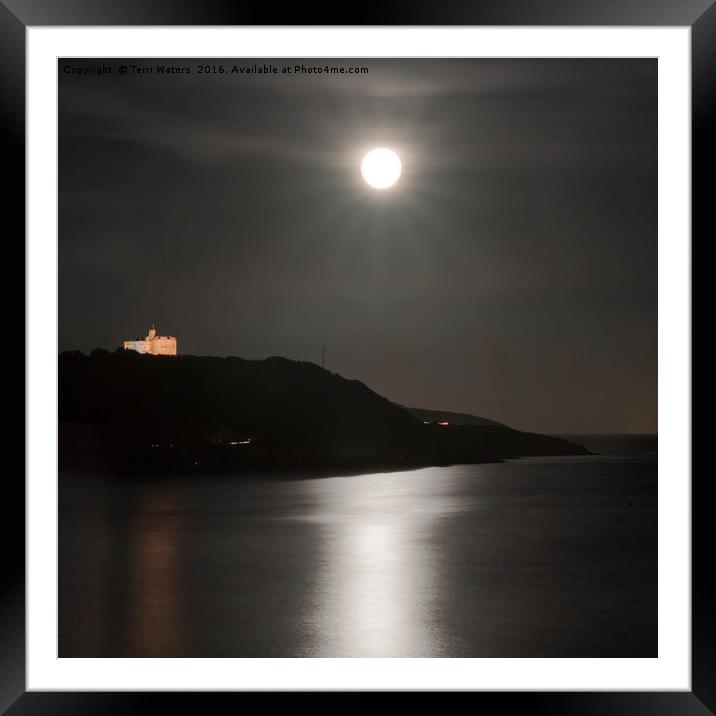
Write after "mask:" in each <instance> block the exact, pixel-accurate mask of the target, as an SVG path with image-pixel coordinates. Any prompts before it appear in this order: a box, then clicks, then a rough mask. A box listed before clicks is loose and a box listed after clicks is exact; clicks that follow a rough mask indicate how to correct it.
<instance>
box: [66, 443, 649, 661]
mask: <svg viewBox="0 0 716 716" xmlns="http://www.w3.org/2000/svg"><path fill="white" fill-rule="evenodd" d="M569 438H570V439H571V440H574V441H575V442H581V444H583V445H585V446H586V447H587V448H588V449H590V450H591V451H592V452H594V453H598V454H594V455H589V456H579V457H575V456H570V457H549V458H546V457H545V458H523V459H516V460H508V461H506V462H502V463H495V464H482V465H455V466H451V467H427V468H421V469H414V470H404V471H397V472H385V473H373V474H359V475H356V474H352V475H333V476H326V475H321V476H317V475H311V474H310V473H305V472H303V473H301V472H295V473H292V472H286V471H283V472H281V473H265V472H264V473H242V474H220V475H217V474H212V475H209V474H206V475H201V474H193V475H175V476H172V475H164V476H161V477H160V476H157V477H152V476H144V477H137V476H134V477H126V476H119V475H112V474H109V473H99V472H90V471H86V470H85V471H69V470H63V471H62V472H61V474H60V476H59V552H58V558H59V575H58V579H59V584H58V601H59V603H58V616H59V647H58V648H59V656H60V657H456V658H459V657H656V656H658V653H657V440H656V437H655V436H569Z"/></svg>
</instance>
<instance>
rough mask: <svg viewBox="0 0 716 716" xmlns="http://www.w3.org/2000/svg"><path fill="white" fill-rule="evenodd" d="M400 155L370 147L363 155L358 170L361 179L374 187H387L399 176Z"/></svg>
mask: <svg viewBox="0 0 716 716" xmlns="http://www.w3.org/2000/svg"><path fill="white" fill-rule="evenodd" d="M400 170H401V165H400V157H399V156H398V155H397V154H396V153H395V152H394V151H393V150H392V149H385V148H384V147H380V148H378V149H371V150H370V151H369V152H368V154H366V155H365V156H364V157H363V162H362V163H361V165H360V171H361V174H362V175H363V179H365V180H366V182H367V183H368V184H370V186H372V187H373V188H374V189H387V188H388V187H391V186H393V184H395V182H397V181H398V179H399V178H400Z"/></svg>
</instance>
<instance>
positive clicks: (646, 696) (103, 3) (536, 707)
mask: <svg viewBox="0 0 716 716" xmlns="http://www.w3.org/2000/svg"><path fill="white" fill-rule="evenodd" d="M339 7H340V6H339V5H337V4H336V5H334V6H332V8H324V7H321V6H320V5H318V4H308V5H306V4H303V3H300V4H295V5H292V6H286V7H285V8H284V7H282V8H281V11H280V12H278V13H277V11H278V8H274V7H273V6H271V5H269V4H262V5H261V6H259V7H256V6H249V4H248V3H239V2H232V1H231V0H203V1H202V2H194V3H187V2H183V1H182V0H168V1H165V2H161V3H159V2H157V3H150V2H146V0H93V1H92V2H89V1H88V0H54V1H53V2H51V3H50V2H46V1H43V0H0V127H1V128H2V133H1V134H0V137H1V140H0V141H1V142H2V152H1V153H0V157H2V163H1V164H0V165H1V166H3V169H4V171H3V174H4V176H5V179H6V188H5V189H4V192H3V208H4V211H3V213H4V215H5V226H6V227H7V228H6V231H5V232H3V233H4V237H5V241H4V242H3V249H4V252H5V255H6V263H5V266H6V267H7V268H8V270H7V271H6V276H7V277H10V275H11V273H19V271H18V270H17V267H18V266H19V265H23V266H24V264H25V259H24V241H21V240H20V237H21V236H23V237H24V230H25V209H24V206H25V202H24V198H25V181H24V177H25V153H24V150H25V142H24V137H25V29H26V27H28V26H72V25H90V26H91V25H274V24H281V25H289V24H297V25H443V26H445V25H488V26H489V25H493V26H494V25H560V26H565V25H567V26H568V25H574V26H586V25H592V26H595V25H599V26H687V27H690V28H691V33H692V34H691V37H692V48H691V51H692V225H693V230H692V236H696V235H700V236H701V237H702V238H701V243H705V241H706V236H707V235H711V236H713V223H714V222H713V218H712V217H713V214H712V213H711V211H710V204H711V202H712V201H713V191H709V189H710V188H711V187H712V186H713V180H710V175H711V173H712V171H713V170H712V166H713V164H714V158H715V156H714V139H713V133H712V132H711V131H710V127H712V126H713V122H712V121H710V120H713V119H714V114H715V113H716V112H715V108H716V4H714V0H679V1H678V2H676V1H674V0H603V1H602V2H594V0H551V1H549V2H548V1H546V0H542V1H538V0H511V1H510V2H500V0H487V1H482V0H473V1H472V2H471V1H470V0H457V1H450V0H442V1H441V2H434V1H425V2H421V3H410V2H407V1H406V0H403V1H397V0H393V1H391V2H385V3H380V4H375V5H370V4H368V3H366V4H365V6H356V5H355V4H351V6H350V7H351V10H352V12H353V15H352V16H351V17H341V15H340V12H339ZM277 15H278V16H279V17H280V19H281V22H280V23H276V22H275V21H276V19H277ZM8 180H9V181H8ZM8 219H9V221H8ZM709 229H711V231H709ZM699 246H700V244H699V243H698V242H696V241H694V240H693V238H692V257H693V249H694V248H696V247H699ZM11 249H13V250H14V251H15V252H16V255H15V256H12V255H9V252H10V250H11ZM700 253H701V250H700V248H699V254H700ZM692 264H693V266H694V267H695V269H696V267H698V270H702V271H705V270H709V269H708V265H707V262H701V263H700V264H699V262H692ZM10 267H15V268H14V269H12V268H10ZM693 278H695V276H694V277H693ZM692 280H693V279H692ZM695 285H696V282H695V281H694V282H692V296H693V315H694V316H701V315H702V314H703V313H705V311H706V310H707V307H708V306H709V303H708V300H709V298H710V296H705V295H702V296H699V295H698V294H696V293H694V291H693V287H694V286H695ZM699 285H702V286H703V285H705V284H703V283H699ZM9 286H11V282H9V281H5V282H3V287H4V288H5V290H6V291H8V296H7V298H6V303H5V305H6V306H7V307H8V308H10V307H13V308H14V306H15V305H16V304H17V291H18V290H19V289H18V288H17V287H16V286H13V287H12V289H9V288H8V287H9ZM10 290H12V294H10V293H9V291H10ZM11 296H12V298H13V299H14V300H12V301H11V300H10V297H11ZM699 299H701V300H699ZM4 324H5V329H6V331H8V332H10V333H11V334H12V335H13V337H14V340H13V341H11V342H10V347H9V348H6V357H7V356H9V357H10V361H9V363H8V368H7V370H8V373H7V374H6V380H5V386H4V388H5V390H4V392H5V405H6V406H7V407H6V411H5V412H6V416H16V417H12V418H11V419H10V420H9V421H8V426H7V428H6V436H7V441H6V452H7V454H10V453H11V449H10V446H13V449H15V450H18V452H19V445H21V444H24V420H21V419H20V417H19V416H20V415H24V413H25V408H24V397H23V396H22V395H21V393H22V392H23V387H24V386H23V385H22V383H21V381H20V380H19V379H18V378H17V376H18V375H20V374H21V373H22V374H23V375H26V373H25V358H26V356H25V351H24V348H23V346H24V341H20V340H18V337H19V336H24V334H25V325H24V319H23V320H22V323H21V320H20V315H19V311H17V310H14V311H13V310H7V309H6V316H5V321H4ZM692 344H693V340H692ZM709 349H710V345H707V347H706V350H705V351H703V350H702V351H701V355H702V356H707V357H709V356H711V357H714V355H715V354H714V353H713V352H712V351H711V350H709ZM694 362H695V361H694ZM695 367H696V370H697V375H699V379H700V384H699V391H698V393H697V394H696V401H695V402H696V404H697V407H698V404H703V405H704V407H706V406H709V407H711V405H712V404H713V400H712V398H713V396H714V391H713V380H709V379H708V375H709V371H706V370H705V369H704V370H703V371H701V370H700V368H699V364H698V363H696V365H695ZM10 371H12V377H11V374H10ZM712 372H713V371H711V373H712ZM14 406H18V407H17V408H15V410H14V411H12V410H11V408H12V407H14ZM704 414H706V413H705V411H704ZM707 427H708V426H706V425H704V427H702V428H700V430H702V431H705V430H706V429H707ZM15 432H16V433H17V434H14V433H15ZM693 435H694V436H696V435H699V432H698V430H697V426H696V425H694V426H693ZM704 437H705V435H704ZM692 443H693V438H692ZM14 446H18V447H14ZM694 464H695V463H694ZM684 478H685V479H687V478H688V476H684ZM710 480H711V477H710V475H709V474H707V473H706V472H704V473H701V472H700V471H698V470H695V469H694V470H692V498H693V501H692V545H693V549H692V691H690V692H616V693H606V692H597V693H585V692H559V693H553V692H549V693H547V692H539V693H525V692H508V693H485V692H478V693H472V694H470V697H471V698H474V699H476V700H477V701H476V704H475V705H476V706H478V707H480V706H482V707H483V708H484V707H486V706H488V705H490V706H492V707H494V708H500V709H504V708H516V709H519V710H529V711H532V712H535V713H550V714H567V713H569V714H621V713H629V714H637V713H638V714H683V715H684V716H686V715H688V714H708V713H716V676H715V675H716V663H715V659H714V656H715V653H716V649H715V648H714V643H715V639H714V634H715V632H716V624H715V622H716V619H715V613H716V594H715V593H714V591H713V589H710V588H709V579H708V577H709V576H710V574H709V573H710V571H711V569H710V566H711V560H712V558H711V555H710V539H709V538H710V536H711V535H710V532H711V528H710V514H707V512H709V511H710V504H711V503H710V500H709V497H710V496H711V492H712V487H711V484H710ZM3 487H4V491H3V495H4V498H5V499H4V500H3V506H4V508H5V509H4V510H3V513H4V514H3V518H4V519H3V520H1V521H0V522H1V523H2V526H3V531H4V532H5V533H6V534H3V537H4V540H3V543H2V544H3V547H2V554H3V557H4V559H3V562H2V564H3V578H2V580H1V582H0V713H3V712H6V710H7V713H8V714H12V716H20V715H24V714H55V713H58V714H59V713H62V714H99V713H102V714H115V713H117V714H119V713H136V712H138V711H145V710H147V711H149V710H152V711H154V710H157V709H162V710H168V709H169V708H173V707H174V703H173V702H174V701H177V700H178V699H180V700H181V702H180V704H178V705H181V706H183V707H184V708H187V707H188V708H189V709H194V708H196V709H197V710H202V711H204V710H206V709H207V704H206V702H205V700H206V699H207V698H210V699H218V700H219V702H220V703H219V704H217V706H216V708H226V707H227V706H233V707H235V706H236V704H237V702H236V699H243V698H245V695H244V694H241V693H238V694H236V693H224V694H209V693H204V692H202V693H191V694H186V693H181V694H172V693H155V692H151V693H148V692H143V693H131V692H120V693H71V692H58V693H49V692H25V633H24V632H25V556H24V539H23V536H24V508H23V505H24V500H25V487H24V470H22V469H20V468H18V469H15V470H8V471H6V472H5V480H4V485H3ZM10 516H14V517H15V518H16V521H15V522H13V521H12V520H10V519H8V518H9V517H10ZM272 696H273V698H274V699H275V700H276V701H275V702H274V703H275V705H276V706H278V707H279V708H280V707H281V706H282V705H284V704H285V705H286V707H287V708H291V709H295V708H306V707H307V699H306V696H305V695H303V696H302V695H296V694H280V693H277V694H273V695H272ZM368 696H369V694H367V693H362V694H357V695H356V696H352V697H351V698H349V699H346V698H345V694H328V695H327V699H326V700H325V701H324V703H326V705H327V707H328V708H331V709H334V708H342V709H345V708H348V709H350V710H356V709H360V708H361V706H362V705H365V699H366V698H367V697H368ZM431 696H432V695H430V694H425V695H423V696H421V698H425V697H427V698H431ZM382 698H388V699H389V700H390V699H395V698H401V700H402V698H404V696H402V695H400V694H396V695H388V694H383V696H382ZM199 699H201V701H199ZM289 699H290V701H289ZM170 701H171V702H172V703H171V704H170V703H169V702H170ZM279 701H280V702H279ZM493 701H497V703H494V704H493V703H492V702H493ZM310 708H315V704H313V703H312V704H311V706H310Z"/></svg>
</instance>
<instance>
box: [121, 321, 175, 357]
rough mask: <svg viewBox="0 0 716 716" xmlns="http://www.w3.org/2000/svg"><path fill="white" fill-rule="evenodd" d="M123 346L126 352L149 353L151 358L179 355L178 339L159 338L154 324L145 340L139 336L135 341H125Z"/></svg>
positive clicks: (170, 337) (169, 337)
mask: <svg viewBox="0 0 716 716" xmlns="http://www.w3.org/2000/svg"><path fill="white" fill-rule="evenodd" d="M123 345H124V350H125V351H136V352H137V353H147V354H149V355H151V356H175V355H176V354H177V339H176V338H175V337H174V336H158V335H157V329H156V328H155V327H154V324H152V327H151V328H150V329H149V333H147V335H146V336H145V337H144V338H140V337H139V336H137V338H135V339H134V340H129V341H124V344H123Z"/></svg>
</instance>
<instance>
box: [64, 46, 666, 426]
mask: <svg viewBox="0 0 716 716" xmlns="http://www.w3.org/2000/svg"><path fill="white" fill-rule="evenodd" d="M199 62H207V63H210V64H216V63H217V60H208V61H197V60H185V61H178V60H171V61H169V62H163V61H160V60H156V59H153V60H142V61H137V60H122V61H114V60H109V61H108V60H103V61H102V62H93V61H86V60H73V61H66V60H60V61H59V123H60V125H59V158H60V163H59V202H60V219H59V340H60V345H59V348H60V350H67V349H81V350H83V351H85V352H88V351H90V350H91V349H93V348H95V347H103V348H107V349H112V350H114V349H115V348H116V347H118V346H119V345H121V341H122V340H123V339H125V338H131V337H134V336H135V335H139V334H141V335H144V334H145V333H146V329H147V328H148V327H149V325H150V324H151V323H156V325H157V328H158V330H159V332H160V333H162V334H168V335H173V336H176V337H177V338H178V343H179V352H180V353H190V354H199V355H238V356H242V357H245V358H264V357H267V356H272V355H282V356H286V357H287V358H293V359H296V360H308V361H313V362H315V363H318V364H320V362H321V346H322V345H323V344H325V346H326V368H328V369H329V370H331V371H335V372H337V373H340V374H341V375H343V376H345V377H347V378H357V379H359V380H361V381H363V382H365V383H366V384H368V385H369V386H370V387H371V388H373V389H374V390H376V391H377V392H379V393H381V394H382V395H385V396H386V397H388V398H390V399H391V400H395V401H397V402H399V403H402V404H405V405H409V406H412V407H424V408H433V409H442V410H455V411H462V412H471V413H475V414H477V415H482V416H485V417H489V418H492V419H494V420H498V421H500V422H504V423H507V424H509V425H511V426H513V427H516V428H519V429H524V430H534V431H538V432H547V433H618V432H632V433H638V432H656V429H657V62H656V60H634V59H628V60H352V61H347V60H340V61H339V60H331V61H325V60H320V61H318V60H305V59H303V60H296V61H294V60H290V61H281V62H279V61H264V60H221V61H220V62H221V63H222V64H224V65H225V66H226V67H227V68H231V66H232V65H235V64H236V65H240V66H243V67H247V66H250V65H252V64H263V63H264V62H267V63H270V64H273V65H275V66H278V67H279V68H280V67H282V66H283V65H284V64H286V65H288V66H291V67H293V66H294V65H295V64H304V65H306V66H309V65H320V66H323V65H325V64H330V65H332V66H345V67H348V66H352V67H358V66H363V67H368V69H369V72H368V74H350V75H349V74H343V75H332V76H331V75H326V74H310V75H298V76H297V75H293V74H292V75H282V74H281V73H280V72H279V73H278V74H275V75H269V74H255V75H247V74H230V73H227V74H223V75H221V74H215V75H200V74H197V72H196V65H197V63H199ZM158 63H160V64H171V65H173V66H177V67H179V66H183V67H190V68H191V69H192V72H191V73H190V74H176V75H158V74H156V70H155V73H154V74H152V75H130V74H128V75H120V74H119V73H118V68H119V65H120V64H142V65H156V64H158ZM102 64H104V65H110V66H111V67H112V68H113V70H114V71H113V73H112V74H104V75H102V76H96V75H88V76H77V75H75V74H66V73H65V72H64V71H63V67H64V66H65V65H72V66H83V67H87V66H90V65H102ZM378 146H385V147H390V148H392V149H394V150H395V151H396V152H397V153H398V154H399V155H400V158H401V160H402V163H403V175H402V177H401V179H400V181H399V182H398V183H397V184H396V185H395V186H394V187H393V188H391V189H389V190H385V191H382V192H381V191H377V190H375V189H372V188H370V187H368V186H367V185H366V184H365V183H364V182H363V180H362V178H361V175H360V162H361V159H362V157H363V155H364V154H365V152H366V151H368V150H369V149H371V148H373V147H378Z"/></svg>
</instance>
